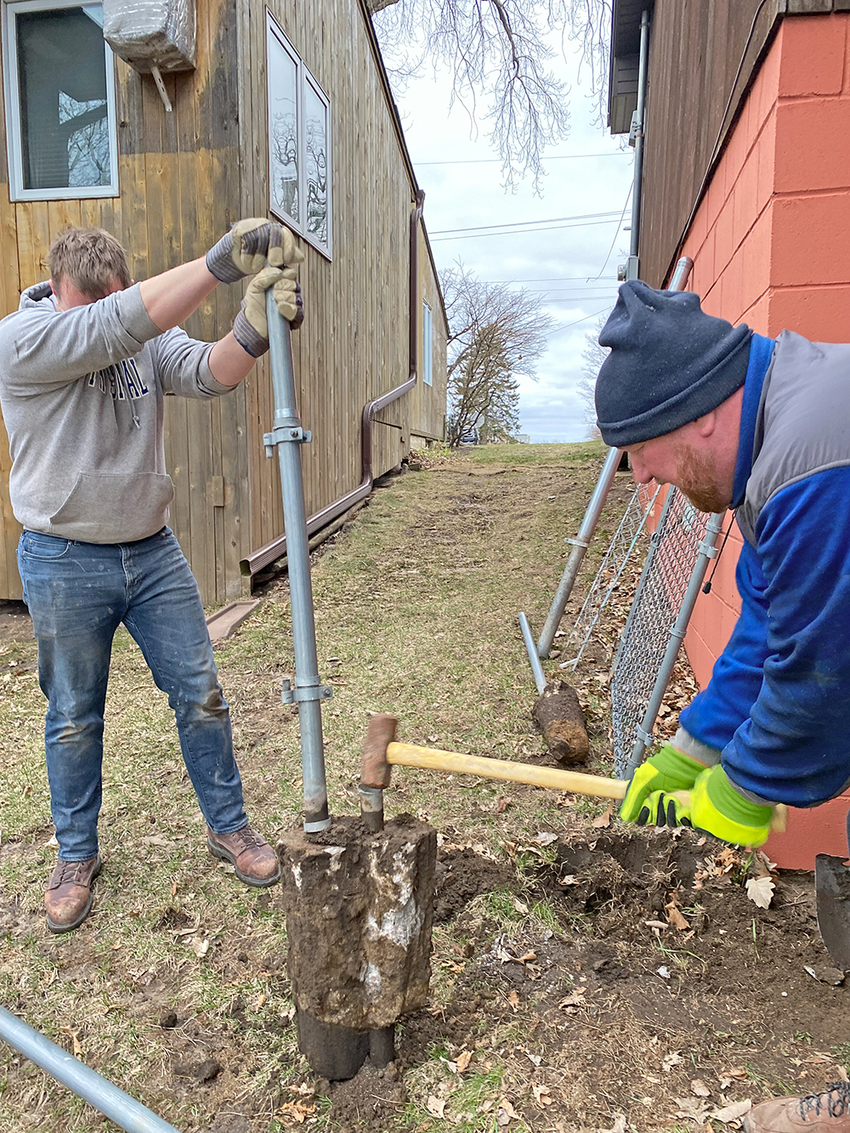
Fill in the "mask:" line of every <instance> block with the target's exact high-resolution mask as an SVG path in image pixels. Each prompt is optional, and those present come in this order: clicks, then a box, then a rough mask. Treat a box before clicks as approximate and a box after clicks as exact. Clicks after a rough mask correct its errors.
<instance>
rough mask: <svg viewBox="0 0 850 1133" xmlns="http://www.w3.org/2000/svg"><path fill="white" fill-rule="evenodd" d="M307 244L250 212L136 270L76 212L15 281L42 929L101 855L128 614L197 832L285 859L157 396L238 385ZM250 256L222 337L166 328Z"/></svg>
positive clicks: (6, 397)
mask: <svg viewBox="0 0 850 1133" xmlns="http://www.w3.org/2000/svg"><path fill="white" fill-rule="evenodd" d="M302 259H303V254H302V253H301V252H300V251H299V250H298V249H297V247H296V246H295V240H294V238H293V236H292V234H291V233H290V232H288V231H287V230H286V229H284V228H282V227H281V226H280V225H279V224H276V223H270V222H269V221H268V220H265V219H262V218H260V219H247V220H241V221H239V222H238V223H237V224H236V225H234V226H233V228H232V230H231V231H230V232H228V233H227V234H226V235H225V236H224V237H223V238H222V239H221V240H220V241H219V242H218V244H216V246H215V247H214V248H213V249H212V250H211V251H210V252H209V253H208V254H207V255H206V256H205V257H204V256H202V257H199V258H198V259H196V260H192V261H190V262H189V263H185V264H182V265H181V266H180V267H176V268H173V269H172V270H170V271H166V272H163V273H162V274H161V275H158V276H154V277H153V278H151V279H148V280H145V281H144V282H142V283H138V284H134V283H133V281H132V280H131V278H130V273H129V270H128V267H127V260H126V256H125V253H124V250H123V248H122V247H121V245H120V244H119V243H118V241H117V240H115V239H114V237H112V236H111V235H109V234H108V233H107V232H104V231H103V230H101V229H82V228H71V229H69V230H68V231H66V232H64V233H63V234H62V235H61V236H60V237H59V238H58V239H57V240H56V241H55V243H54V244H53V246H52V247H51V249H50V252H49V254H48V266H49V269H50V276H51V278H50V280H49V282H45V283H40V284H37V285H36V286H34V287H31V288H29V289H28V290H27V291H25V292H24V294H23V295H22V297H21V304H20V308H19V310H18V311H16V312H15V313H14V314H11V315H9V316H7V317H6V318H5V319H3V321H2V322H0V407H2V412H3V419H4V421H5V425H6V429H7V430H8V434H9V446H10V449H11V455H12V471H11V476H10V485H9V491H10V496H11V503H12V508H13V510H14V513H15V516H16V518H17V519H18V521H19V522H20V523H21V525H22V526H23V528H24V531H23V534H22V536H21V540H20V544H19V548H18V565H19V569H20V573H21V579H22V580H23V586H24V599H25V601H26V603H27V606H28V607H29V611H30V614H31V616H32V620H33V629H34V632H35V637H36V640H37V642H38V667H39V682H40V684H41V688H42V690H43V692H44V694H45V696H46V697H47V701H48V708H47V717H46V723H45V750H46V758H47V774H48V781H49V785H50V799H51V810H52V814H53V821H54V823H55V827H56V838H57V840H58V843H59V860H58V863H57V866H56V868H55V870H54V871H53V874H52V876H51V878H50V881H49V882H48V887H47V892H46V895H45V907H46V910H47V923H48V926H49V928H50V929H51V931H53V932H67V931H69V930H70V929H73V928H76V927H77V926H78V925H79V924H80V923H81V922H82V921H83V920H84V919H85V917H86V916H87V915H88V913H89V910H90V908H91V902H92V895H91V888H92V882H93V880H94V878H95V877H96V876H97V874H98V873H99V872H100V868H101V859H100V856H99V853H98V838H97V823H98V815H99V811H100V805H101V764H102V758H103V712H104V704H105V698H106V686H107V680H108V675H109V664H110V655H111V651H112V640H113V636H114V634H115V631H116V629H117V628H118V626H119V625H120V624H121V623H122V622H123V623H124V625H126V627H127V629H128V630H129V632H130V633H131V634H132V636H133V638H134V639H135V640H136V642H137V643H138V645H139V647H140V649H141V650H142V653H143V654H144V657H145V660H146V661H147V663H148V665H149V666H150V669H151V672H152V674H153V677H154V680H155V681H156V684H157V685H158V686H159V688H161V689H162V690H163V691H164V692H166V693H167V695H168V698H169V704H170V705H171V707H172V708H173V710H174V713H175V717H176V721H177V729H178V733H179V738H180V746H181V750H182V753H183V758H184V760H185V763H186V768H187V771H188V773H189V777H190V779H191V781H192V785H193V787H194V788H195V792H196V794H197V798H198V803H199V805H200V809H201V812H202V814H203V816H204V819H205V821H206V824H207V845H208V848H209V850H210V852H211V853H212V854H214V855H215V856H216V857H220V858H225V859H227V860H228V861H230V862H232V863H233V864H234V866H235V869H236V874H237V876H238V877H239V878H240V879H241V880H242V881H244V882H245V883H247V884H248V885H259V886H265V885H271V884H273V883H274V882H275V881H277V880H278V878H279V875H280V871H279V867H278V863H277V858H276V855H275V853H274V851H273V850H272V849H271V847H270V846H269V845H268V844H267V843H266V842H265V841H264V839H263V838H262V837H261V836H260V835H259V834H258V833H257V832H256V831H255V830H253V829H252V827H251V826H250V825H249V824H248V817H247V815H246V813H245V809H244V805H243V797H242V784H241V780H240V776H239V770H238V768H237V766H236V761H235V758H234V754H233V743H232V739H231V729H230V716H229V711H228V707H227V703H226V702H225V700H224V697H223V695H222V689H221V686H220V684H219V682H218V676H217V672H216V666H215V663H214V660H213V653H212V646H211V644H210V639H209V634H208V632H207V627H206V622H205V619H204V611H203V606H202V604H201V598H200V593H199V590H198V586H197V583H196V582H195V579H194V577H193V576H192V573H191V571H190V569H189V565H188V563H187V562H186V559H185V558H184V556H183V553H182V551H181V550H180V547H179V545H178V543H177V540H176V539H175V537H174V535H173V534H172V532H171V531H170V530H169V528H168V527H167V525H166V520H167V517H168V510H167V509H168V505H169V503H170V501H171V498H172V496H173V486H172V483H171V479H170V477H169V476H168V473H167V471H166V467H165V450H164V445H163V397H164V396H165V394H176V395H177V396H181V397H196V398H211V397H219V396H221V395H222V394H226V393H228V392H230V390H232V389H233V388H234V387H236V386H237V385H238V384H239V383H240V382H241V381H242V380H243V378H245V377H246V375H247V374H248V373H249V372H250V370H251V369H252V367H253V366H254V363H255V360H256V358H257V357H258V356H259V355H261V354H262V353H263V352H264V351H265V350H267V349H268V340H267V334H268V331H267V326H266V321H265V302H264V299H265V290H266V289H267V288H273V289H274V295H275V299H276V301H277V304H278V307H279V309H280V311H281V314H283V315H284V317H285V318H288V319H290V320H292V321H293V322H295V323H296V324H297V323H298V322H299V321H300V318H301V317H302V312H301V309H300V297H299V295H298V294H297V285H296V283H295V278H294V277H295V272H294V270H293V267H294V265H296V264H297V263H299V262H300V261H301V260H302ZM268 265H271V266H268ZM258 273H259V274H258ZM249 275H252V276H254V279H253V280H252V282H251V283H250V284H249V286H248V289H247V294H246V296H245V299H244V301H243V303H242V307H241V309H240V311H239V314H238V315H237V317H236V320H235V322H234V325H233V329H232V330H231V331H230V332H229V333H228V334H226V335H225V336H224V337H223V338H221V339H219V341H218V342H215V343H206V342H197V341H195V340H193V339H191V338H189V337H188V336H187V335H186V334H185V332H184V331H182V330H181V329H179V327H178V324H179V323H181V322H183V321H184V320H185V319H186V318H188V316H189V315H191V314H192V312H193V311H195V310H196V309H197V308H198V307H199V306H200V304H201V303H202V302H203V300H204V299H205V298H206V297H207V296H208V295H209V294H210V293H211V292H212V291H213V290H214V289H215V288H216V287H217V286H218V284H219V283H220V282H226V283H231V282H236V281H238V280H241V279H242V278H243V277H245V276H249ZM258 291H259V296H258V294H257V293H258Z"/></svg>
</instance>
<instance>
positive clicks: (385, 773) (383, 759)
mask: <svg viewBox="0 0 850 1133" xmlns="http://www.w3.org/2000/svg"><path fill="white" fill-rule="evenodd" d="M397 727H398V720H397V719H396V717H395V716H390V714H389V713H388V712H376V713H375V715H374V716H373V717H372V718H371V719H370V721H369V728H368V730H367V732H366V739H365V740H364V741H363V749H362V752H363V763H362V767H361V770H360V785H361V787H380V788H381V789H383V788H385V787H389V785H390V773H391V771H392V768H391V766H390V764H389V763H388V761H387V748H388V747H389V745H390V744H391V743H392V742H393V741H394V740H395V733H396V728H397Z"/></svg>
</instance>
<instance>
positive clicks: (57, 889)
mask: <svg viewBox="0 0 850 1133" xmlns="http://www.w3.org/2000/svg"><path fill="white" fill-rule="evenodd" d="M99 873H100V857H99V856H98V857H95V858H88V860H87V861H84V862H63V861H58V862H57V863H56V868H55V869H54V871H53V873H52V874H51V875H50V880H49V881H48V883H47V892H46V893H45V894H44V907H45V909H46V910H47V927H48V928H49V929H50V931H51V932H70V931H71V930H72V929H74V928H77V926H78V925H81V924H82V923H83V921H84V920H85V919H86V917H87V916H88V915H89V910H90V909H91V902H92V892H91V886H92V882H93V881H94V879H95V878H96V877H97V875H98V874H99Z"/></svg>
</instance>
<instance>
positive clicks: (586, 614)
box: [560, 484, 661, 670]
mask: <svg viewBox="0 0 850 1133" xmlns="http://www.w3.org/2000/svg"><path fill="white" fill-rule="evenodd" d="M660 491H661V489H660V488H656V489H655V490H654V491H650V489H649V488H648V486H647V485H646V484H638V485H637V487H636V488H635V490H634V492H633V493H632V496H631V499H630V500H629V502H628V503H627V504H626V510H625V512H624V513H623V518H622V519H621V520H620V523H619V526H618V527H617V530H616V531H615V532H614V536H613V538H612V539H611V542H610V544H609V545H608V549H607V551H606V552H605V554H604V556H603V558H602V562H601V563H600V564H599V569H598V570H597V572H596V577H595V578H594V580H593V582H592V583H591V585H590V589H589V590H588V592H587V597H586V598H585V600H584V602H583V603H582V607H581V609H580V610H579V613H578V617H577V618H576V620H575V622H574V624H573V628H572V630H571V632H570V636H569V637H568V638H567V642H566V645H565V646H564V648H563V651H562V654H563V656H565V657H569V654H570V652H571V650H572V649H575V656H574V657H571V658H570V659H569V660H567V661H562V662H561V666H560V667H561V668H562V669H573V670H574V669H575V668H576V666H577V665H578V663H579V661H581V658H582V655H583V653H584V650H585V647H586V646H587V643H588V642H589V641H590V638H591V635H592V634H593V631H594V629H595V628H596V624H597V622H598V621H599V619H600V617H601V616H602V613H603V611H604V610H605V608H606V606H607V605H608V603H609V601H610V599H611V596H612V595H613V594H614V592H615V591H616V589H617V587H618V585H619V583H620V578H621V576H622V574H623V571H624V570H625V569H626V567H627V566H628V564H629V561H630V560H631V558H632V556H633V554H639V553H640V551H641V549H642V547H643V545H644V543H645V541H646V540H647V539H648V536H647V534H646V521H647V518H648V516H649V513H650V510H651V509H652V507H653V505H654V504H655V501H656V499H657V497H658V493H659V492H660ZM576 642H578V646H577V647H576Z"/></svg>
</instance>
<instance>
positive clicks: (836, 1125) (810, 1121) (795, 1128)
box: [744, 1082, 850, 1133]
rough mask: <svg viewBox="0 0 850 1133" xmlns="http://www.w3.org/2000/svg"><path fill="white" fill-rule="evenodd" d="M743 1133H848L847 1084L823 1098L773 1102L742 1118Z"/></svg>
mask: <svg viewBox="0 0 850 1133" xmlns="http://www.w3.org/2000/svg"><path fill="white" fill-rule="evenodd" d="M744 1129H745V1130H746V1133H850V1082H835V1083H834V1084H833V1085H832V1086H830V1087H829V1089H827V1090H826V1091H825V1092H824V1093H822V1094H808V1095H806V1096H805V1097H788V1098H772V1099H771V1100H770V1101H766V1102H762V1103H761V1104H760V1105H757V1106H755V1107H754V1108H753V1109H751V1110H750V1112H749V1113H748V1114H747V1116H746V1117H745V1118H744Z"/></svg>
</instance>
